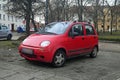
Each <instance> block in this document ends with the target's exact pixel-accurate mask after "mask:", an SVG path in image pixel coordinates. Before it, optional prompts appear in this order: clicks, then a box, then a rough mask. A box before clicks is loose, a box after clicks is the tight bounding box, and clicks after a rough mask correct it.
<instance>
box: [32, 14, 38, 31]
mask: <svg viewBox="0 0 120 80" xmlns="http://www.w3.org/2000/svg"><path fill="white" fill-rule="evenodd" d="M31 21H32V24H33V26H34V31H35V32H37V26H36V24H35V21H34V14H33V13H32V18H31Z"/></svg>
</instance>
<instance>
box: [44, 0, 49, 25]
mask: <svg viewBox="0 0 120 80" xmlns="http://www.w3.org/2000/svg"><path fill="white" fill-rule="evenodd" d="M48 5H49V1H48V0H46V3H45V8H46V10H45V25H47V24H48Z"/></svg>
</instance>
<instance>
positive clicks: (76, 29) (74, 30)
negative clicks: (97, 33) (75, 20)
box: [69, 24, 83, 36]
mask: <svg viewBox="0 0 120 80" xmlns="http://www.w3.org/2000/svg"><path fill="white" fill-rule="evenodd" d="M72 34H73V35H75V36H80V35H83V28H82V25H81V24H76V25H74V26H73V27H72V28H71V29H70V32H69V35H70V36H71V35H72Z"/></svg>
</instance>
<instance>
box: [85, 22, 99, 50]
mask: <svg viewBox="0 0 120 80" xmlns="http://www.w3.org/2000/svg"><path fill="white" fill-rule="evenodd" d="M85 32H86V36H85V38H86V51H85V52H91V51H92V49H93V48H94V46H95V44H96V42H97V35H96V33H95V30H94V29H93V27H92V26H91V25H89V24H85Z"/></svg>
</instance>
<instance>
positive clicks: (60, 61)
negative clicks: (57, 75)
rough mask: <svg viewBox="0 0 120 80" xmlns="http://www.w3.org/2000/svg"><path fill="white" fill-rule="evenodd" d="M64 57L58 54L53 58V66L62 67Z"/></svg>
mask: <svg viewBox="0 0 120 80" xmlns="http://www.w3.org/2000/svg"><path fill="white" fill-rule="evenodd" d="M64 60H65V58H64V55H63V54H62V53H59V54H57V55H56V56H55V64H57V65H62V64H63V63H64Z"/></svg>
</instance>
